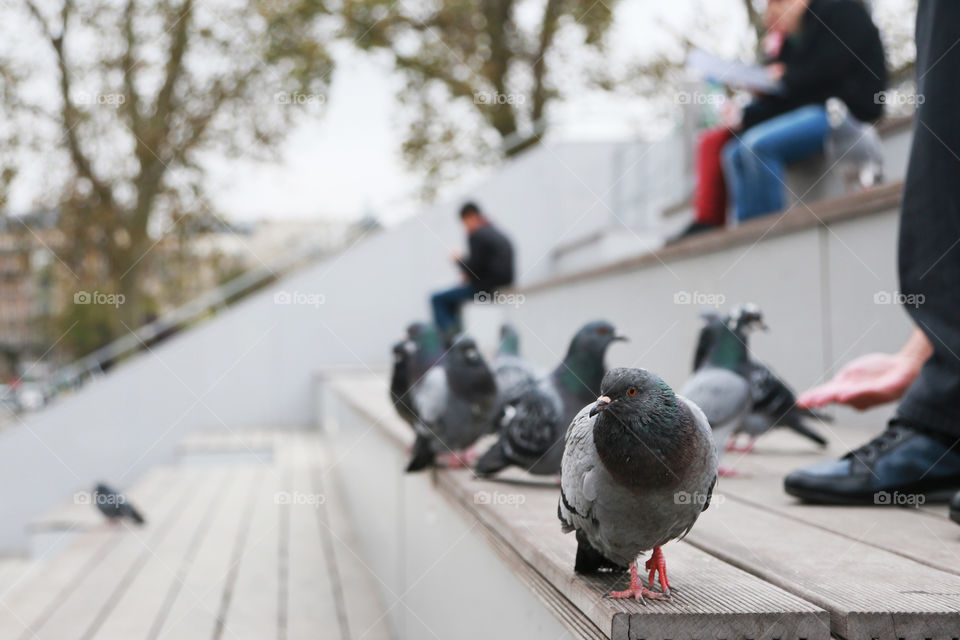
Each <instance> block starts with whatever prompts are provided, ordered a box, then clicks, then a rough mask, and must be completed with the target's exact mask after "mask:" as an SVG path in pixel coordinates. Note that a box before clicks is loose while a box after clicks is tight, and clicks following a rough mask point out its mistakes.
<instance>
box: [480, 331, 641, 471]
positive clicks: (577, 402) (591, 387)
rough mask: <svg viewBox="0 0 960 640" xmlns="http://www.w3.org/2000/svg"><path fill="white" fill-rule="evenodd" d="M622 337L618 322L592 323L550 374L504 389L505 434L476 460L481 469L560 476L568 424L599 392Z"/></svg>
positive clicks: (500, 415) (501, 419) (501, 418)
mask: <svg viewBox="0 0 960 640" xmlns="http://www.w3.org/2000/svg"><path fill="white" fill-rule="evenodd" d="M617 340H626V338H625V337H624V336H621V335H617V333H616V330H615V329H614V327H613V325H611V324H610V323H608V322H591V323H589V324H587V325H585V326H584V327H582V328H581V329H580V330H579V331H578V332H577V333H576V335H575V336H574V337H573V340H572V341H571V342H570V347H569V349H568V350H567V355H566V357H564V359H563V362H561V363H560V364H559V365H557V367H556V368H555V369H554V370H553V372H552V373H551V374H550V375H549V376H547V377H541V378H540V379H531V380H526V381H523V383H522V384H519V385H517V386H516V387H514V388H513V389H512V390H511V391H510V392H509V393H502V394H501V402H500V407H499V409H498V412H497V414H496V416H497V418H496V419H497V423H498V424H497V426H498V429H499V436H500V437H499V439H498V440H497V442H495V443H494V444H493V446H491V447H490V448H489V449H488V450H487V451H486V453H484V455H483V456H482V457H481V458H480V460H478V461H477V464H476V468H475V470H476V472H477V473H478V474H479V475H484V476H487V475H492V474H494V473H497V472H498V471H501V470H503V469H505V468H507V467H509V466H518V467H521V468H523V469H525V470H526V471H528V472H530V473H532V474H534V475H556V474H558V473H559V472H560V462H561V460H562V458H563V437H564V434H565V433H566V430H567V426H568V425H569V424H570V421H571V420H573V417H574V416H575V415H576V414H577V411H579V410H580V409H581V408H582V407H583V406H584V405H586V404H588V403H590V402H592V401H593V400H594V399H595V398H596V397H597V395H599V393H600V381H601V379H602V378H603V374H604V372H605V371H606V365H605V364H604V356H605V355H606V351H607V348H608V347H609V346H610V344H612V343H613V342H615V341H617ZM499 382H500V378H499V376H498V384H499Z"/></svg>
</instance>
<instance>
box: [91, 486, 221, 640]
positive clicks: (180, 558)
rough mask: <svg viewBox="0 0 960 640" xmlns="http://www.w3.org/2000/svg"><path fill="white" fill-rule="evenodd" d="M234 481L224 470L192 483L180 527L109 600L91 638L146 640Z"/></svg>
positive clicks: (162, 541) (93, 628)
mask: <svg viewBox="0 0 960 640" xmlns="http://www.w3.org/2000/svg"><path fill="white" fill-rule="evenodd" d="M228 480H230V476H229V475H228V474H227V473H226V472H225V471H224V470H223V469H213V470H209V471H207V470H203V471H202V472H201V474H200V476H199V477H198V478H196V479H195V480H194V481H193V482H192V487H191V491H192V492H195V493H196V494H197V495H196V497H195V498H193V499H192V500H191V502H190V503H189V505H187V506H186V508H184V510H183V513H182V515H181V516H180V518H179V520H178V523H177V526H176V527H175V528H173V529H172V530H171V532H170V534H169V535H167V536H166V537H164V538H163V540H161V541H160V543H159V544H158V545H157V546H156V547H153V548H151V549H149V551H150V554H149V556H148V557H147V558H146V562H145V564H144V565H143V567H142V568H141V569H140V570H139V571H138V572H137V574H136V575H135V576H134V577H133V579H132V580H131V581H130V583H129V585H127V586H126V587H125V588H124V589H123V590H122V592H120V593H116V592H115V593H114V594H113V596H112V597H111V598H109V599H108V601H107V605H108V607H107V608H106V609H103V610H101V612H100V615H99V617H98V622H99V624H97V623H94V624H93V625H91V629H90V630H88V631H87V632H86V634H85V636H87V637H91V638H99V639H102V640H109V639H110V638H144V637H147V635H148V634H149V632H150V629H151V627H152V625H153V621H154V620H155V619H156V617H157V616H158V615H159V613H160V611H161V610H162V609H163V607H164V605H165V602H166V598H167V595H168V593H169V592H170V588H171V586H172V583H174V582H176V581H179V580H180V579H181V577H180V576H181V574H182V573H183V572H184V566H189V564H190V562H192V552H193V551H195V550H196V547H197V540H198V536H201V537H202V536H203V534H204V533H205V531H206V527H207V525H209V522H210V519H211V517H212V516H213V515H214V514H215V513H216V509H217V507H218V505H219V502H220V498H221V497H222V495H223V493H224V489H225V488H226V486H228V485H227V484H226V481H228Z"/></svg>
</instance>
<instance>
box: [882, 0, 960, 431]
mask: <svg viewBox="0 0 960 640" xmlns="http://www.w3.org/2000/svg"><path fill="white" fill-rule="evenodd" d="M958 40H960V2H956V1H955V0H920V5H919V8H918V14H917V77H918V88H917V94H918V95H919V96H923V102H922V104H920V105H919V106H918V109H917V115H916V125H915V136H914V140H913V148H912V150H911V153H910V168H909V170H908V172H907V181H906V188H905V191H904V196H903V212H902V216H901V221H900V290H901V293H902V294H903V295H904V300H905V301H906V302H907V305H906V310H907V312H908V313H909V314H910V316H911V317H912V318H913V321H914V322H915V323H916V325H917V326H918V327H919V328H920V329H921V330H922V331H923V332H924V333H925V334H926V335H927V337H928V338H929V339H930V342H931V344H932V345H933V355H932V356H931V357H930V359H929V360H928V361H927V363H926V365H924V367H923V370H922V371H921V373H920V376H919V377H918V378H917V380H916V382H914V384H913V385H912V386H911V387H910V389H909V390H908V391H907V393H906V395H905V396H904V398H903V400H902V402H901V404H900V407H899V409H898V411H897V416H898V417H899V418H901V419H903V420H905V421H906V422H908V423H911V424H914V425H916V426H918V427H921V428H923V429H927V430H931V431H935V432H938V433H940V434H943V435H945V436H947V437H949V438H957V437H960V120H958V116H957V105H958V104H960V85H958V83H957V69H960V47H957V46H955V45H956V43H957V41H958ZM911 303H912V304H911Z"/></svg>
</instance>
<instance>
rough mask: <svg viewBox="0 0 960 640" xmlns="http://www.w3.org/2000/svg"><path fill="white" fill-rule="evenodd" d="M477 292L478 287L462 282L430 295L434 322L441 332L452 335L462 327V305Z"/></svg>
mask: <svg viewBox="0 0 960 640" xmlns="http://www.w3.org/2000/svg"><path fill="white" fill-rule="evenodd" d="M476 293H477V289H476V287H474V286H472V285H469V284H462V285H458V286H456V287H450V288H449V289H444V290H443V291H437V292H436V293H435V294H433V295H432V296H430V306H432V307H433V322H434V324H436V325H437V329H439V330H440V332H441V333H443V334H446V335H450V334H453V333H457V332H459V331H460V330H461V329H462V327H461V322H460V307H462V306H463V303H464V302H467V301H469V300H471V299H473V297H474V296H475V295H476Z"/></svg>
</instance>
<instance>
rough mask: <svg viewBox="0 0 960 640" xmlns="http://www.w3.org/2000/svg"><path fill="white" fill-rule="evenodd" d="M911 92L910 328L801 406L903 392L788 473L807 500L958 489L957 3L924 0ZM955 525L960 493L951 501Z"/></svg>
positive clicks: (903, 262) (861, 403)
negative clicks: (843, 442) (850, 436)
mask: <svg viewBox="0 0 960 640" xmlns="http://www.w3.org/2000/svg"><path fill="white" fill-rule="evenodd" d="M916 34H917V62H916V74H917V95H918V97H919V96H922V97H923V100H918V101H917V103H918V107H917V112H916V117H915V124H914V136H913V143H912V147H911V149H910V165H909V168H908V170H907V178H906V182H905V185H904V190H903V203H902V205H901V213H900V241H899V270H900V292H901V293H900V295H901V297H902V302H903V303H904V307H905V310H906V311H907V313H908V314H909V315H910V317H911V319H912V320H913V322H914V324H915V325H916V328H915V329H914V332H913V334H912V335H911V336H910V338H909V340H908V341H907V343H906V345H905V346H904V348H903V349H901V350H900V352H899V353H897V354H868V355H865V356H860V357H859V358H857V359H855V360H854V361H852V362H850V363H849V364H847V365H846V366H844V367H843V368H842V369H841V370H840V371H839V373H837V375H836V376H835V377H834V378H833V379H832V380H830V381H829V382H827V383H825V384H823V385H821V386H819V387H816V388H814V389H811V390H809V391H807V392H806V393H804V394H802V395H801V396H800V398H799V399H798V404H800V405H802V406H810V407H819V406H823V405H826V404H830V403H840V404H847V405H851V406H853V407H855V408H857V409H867V408H870V407H875V406H879V405H881V404H884V403H886V402H891V401H893V400H898V399H899V401H900V404H899V406H898V407H897V410H896V413H895V414H894V416H893V418H892V419H891V420H890V422H889V424H888V425H887V428H886V430H884V431H882V432H881V433H880V435H878V436H877V437H876V438H874V439H872V440H870V441H869V442H867V443H865V444H864V445H863V446H861V447H858V448H857V449H855V450H853V451H851V452H850V453H848V454H847V455H845V456H844V457H842V458H841V459H839V460H831V461H828V462H821V463H819V464H815V465H813V466H809V467H804V468H803V469H799V470H797V471H794V472H793V473H791V474H790V475H788V476H787V477H786V479H785V481H784V486H785V489H786V491H787V493H789V494H791V495H794V496H797V497H800V498H802V499H804V500H807V501H811V502H829V503H842V504H886V505H903V504H908V505H913V506H916V505H917V504H921V503H922V501H921V496H923V498H924V499H925V498H926V496H927V495H931V497H936V496H937V494H943V493H944V492H950V491H957V490H960V355H958V354H960V288H958V287H957V280H958V278H960V246H958V238H960V181H958V180H957V176H960V122H958V120H957V103H958V101H960V84H958V83H957V69H958V68H960V47H958V46H957V42H960V2H957V1H956V0H920V2H919V4H918V7H917V31H916ZM950 507H951V510H950V515H951V517H952V518H953V519H954V520H956V521H957V522H960V493H958V494H956V495H955V496H954V497H953V500H952V501H951V504H950Z"/></svg>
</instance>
